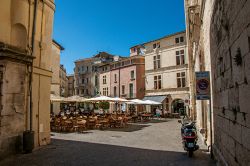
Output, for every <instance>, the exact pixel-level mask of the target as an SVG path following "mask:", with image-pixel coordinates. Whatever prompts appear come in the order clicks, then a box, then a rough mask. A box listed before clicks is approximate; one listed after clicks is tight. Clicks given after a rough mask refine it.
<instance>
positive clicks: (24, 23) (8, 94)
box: [0, 0, 55, 159]
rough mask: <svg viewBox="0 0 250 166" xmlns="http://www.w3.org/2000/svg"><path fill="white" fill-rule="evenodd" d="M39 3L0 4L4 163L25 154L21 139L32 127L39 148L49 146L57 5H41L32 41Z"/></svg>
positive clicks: (13, 0) (4, 0)
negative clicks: (52, 65)
mask: <svg viewBox="0 0 250 166" xmlns="http://www.w3.org/2000/svg"><path fill="white" fill-rule="evenodd" d="M35 2H36V1H34V0H31V1H27V0H1V1H0V22H1V26H0V59H1V60H0V79H1V80H0V93H1V97H0V159H1V158H4V157H5V156H6V155H9V154H12V153H16V152H20V151H22V134H23V131H25V130H30V127H32V130H33V131H34V132H35V139H34V144H35V147H38V146H41V145H46V144H48V143H50V124H49V113H50V100H49V98H50V86H51V77H52V72H51V61H50V58H51V46H52V38H51V36H52V29H53V18H54V10H55V4H54V1H53V0H44V1H40V0H39V1H38V4H37V15H36V22H35V25H36V28H35V36H34V38H33V35H32V32H34V31H33V30H32V27H33V26H32V25H34V24H33V21H34V17H33V16H34V13H35V12H34V3H35ZM32 39H34V45H33V42H32V41H33V40H32ZM32 46H33V48H34V49H32ZM32 50H34V52H32ZM33 59H34V61H33ZM32 61H33V65H32ZM30 75H32V84H30ZM30 85H32V97H30V88H29V87H30ZM30 99H31V100H32V114H31V115H32V118H31V119H32V121H31V122H32V123H30V109H29V108H30ZM30 124H31V125H32V126H30Z"/></svg>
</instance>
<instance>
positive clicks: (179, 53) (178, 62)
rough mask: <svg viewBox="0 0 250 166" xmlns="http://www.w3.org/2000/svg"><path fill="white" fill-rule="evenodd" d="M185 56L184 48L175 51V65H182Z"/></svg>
mask: <svg viewBox="0 0 250 166" xmlns="http://www.w3.org/2000/svg"><path fill="white" fill-rule="evenodd" d="M184 64H185V57H184V50H180V51H176V65H184Z"/></svg>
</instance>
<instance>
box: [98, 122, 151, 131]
mask: <svg viewBox="0 0 250 166" xmlns="http://www.w3.org/2000/svg"><path fill="white" fill-rule="evenodd" d="M149 126H150V125H142V124H136V123H129V124H128V125H127V126H126V127H122V128H106V129H103V131H119V132H135V131H138V130H142V129H143V128H145V127H149Z"/></svg>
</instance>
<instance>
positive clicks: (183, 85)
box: [182, 78, 186, 87]
mask: <svg viewBox="0 0 250 166" xmlns="http://www.w3.org/2000/svg"><path fill="white" fill-rule="evenodd" d="M185 86H186V79H185V78H182V87H185Z"/></svg>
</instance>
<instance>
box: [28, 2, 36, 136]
mask: <svg viewBox="0 0 250 166" xmlns="http://www.w3.org/2000/svg"><path fill="white" fill-rule="evenodd" d="M37 5H38V0H35V1H34V15H33V27H32V39H31V40H32V56H33V57H35V55H34V51H35V34H36V18H37V17H36V15H37ZM31 65H32V66H31V73H30V84H29V85H30V131H32V125H33V124H32V122H33V121H32V115H33V108H32V105H33V103H32V80H33V78H32V76H33V61H32V63H31Z"/></svg>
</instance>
